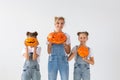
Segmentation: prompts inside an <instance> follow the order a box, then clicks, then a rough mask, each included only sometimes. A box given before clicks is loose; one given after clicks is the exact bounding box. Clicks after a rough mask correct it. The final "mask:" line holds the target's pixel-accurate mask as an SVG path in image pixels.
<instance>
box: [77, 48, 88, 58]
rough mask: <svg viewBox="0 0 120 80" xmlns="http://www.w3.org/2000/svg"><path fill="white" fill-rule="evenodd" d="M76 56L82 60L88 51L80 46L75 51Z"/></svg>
mask: <svg viewBox="0 0 120 80" xmlns="http://www.w3.org/2000/svg"><path fill="white" fill-rule="evenodd" d="M77 52H78V55H79V56H81V57H82V58H84V57H87V56H88V54H89V49H88V48H87V47H85V46H80V47H79V48H78V50H77Z"/></svg>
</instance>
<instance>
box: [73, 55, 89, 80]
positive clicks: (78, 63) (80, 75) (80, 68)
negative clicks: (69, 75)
mask: <svg viewBox="0 0 120 80" xmlns="http://www.w3.org/2000/svg"><path fill="white" fill-rule="evenodd" d="M81 79H82V80H90V66H89V64H88V63H87V62H85V61H83V60H82V58H81V57H80V56H79V55H78V54H76V58H75V64H74V80H81Z"/></svg>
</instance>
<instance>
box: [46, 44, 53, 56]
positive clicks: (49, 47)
mask: <svg viewBox="0 0 120 80" xmlns="http://www.w3.org/2000/svg"><path fill="white" fill-rule="evenodd" d="M52 44H53V43H51V42H48V47H47V51H48V54H50V53H51V48H52Z"/></svg>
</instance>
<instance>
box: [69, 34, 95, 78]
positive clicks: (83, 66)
mask: <svg viewBox="0 0 120 80" xmlns="http://www.w3.org/2000/svg"><path fill="white" fill-rule="evenodd" d="M77 35H78V40H79V41H80V45H77V46H75V47H73V49H72V51H71V54H70V56H69V58H68V61H70V60H71V59H72V58H73V57H75V63H74V80H90V65H89V64H92V65H93V64H94V57H93V54H92V53H91V49H90V48H89V47H88V46H87V45H86V42H87V40H88V32H78V33H77ZM81 46H82V47H83V48H85V49H87V50H88V51H87V52H88V55H87V56H82V55H85V54H81V55H80V54H79V52H78V49H79V48H80V47H81ZM85 49H84V50H85ZM81 50H82V49H81ZM81 52H82V51H81ZM83 52H84V53H85V51H83ZM87 52H86V53H87Z"/></svg>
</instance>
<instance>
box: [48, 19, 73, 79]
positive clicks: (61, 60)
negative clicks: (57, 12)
mask: <svg viewBox="0 0 120 80" xmlns="http://www.w3.org/2000/svg"><path fill="white" fill-rule="evenodd" d="M64 24H65V19H64V18H63V17H55V23H54V25H55V30H54V32H53V35H52V38H54V39H53V41H50V40H48V44H47V45H48V47H47V50H48V54H49V61H48V80H56V79H57V73H58V71H59V72H60V77H61V80H68V77H69V64H68V61H67V55H68V54H69V53H70V50H71V46H70V44H71V43H70V36H69V35H68V34H67V33H64V32H63V31H62V29H63V28H64ZM63 37H66V39H65V38H64V39H65V40H63V39H62V38H63ZM60 38H61V39H60ZM62 41H63V42H62Z"/></svg>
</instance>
